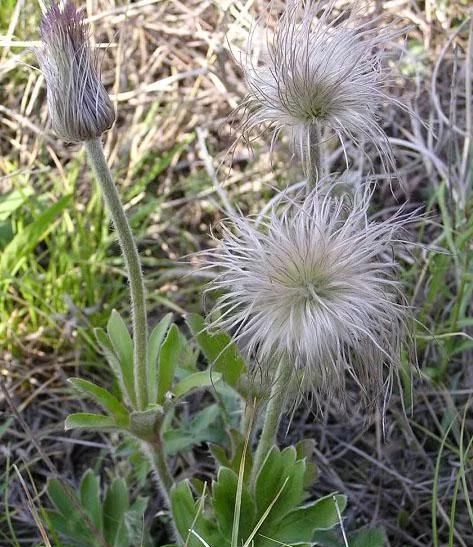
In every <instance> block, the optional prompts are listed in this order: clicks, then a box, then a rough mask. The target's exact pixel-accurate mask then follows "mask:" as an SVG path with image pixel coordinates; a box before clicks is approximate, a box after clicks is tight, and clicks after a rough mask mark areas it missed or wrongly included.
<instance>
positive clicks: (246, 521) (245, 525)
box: [212, 467, 256, 545]
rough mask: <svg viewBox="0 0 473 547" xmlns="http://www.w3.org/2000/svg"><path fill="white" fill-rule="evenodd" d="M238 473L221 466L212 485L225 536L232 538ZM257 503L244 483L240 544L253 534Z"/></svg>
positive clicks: (239, 532)
mask: <svg viewBox="0 0 473 547" xmlns="http://www.w3.org/2000/svg"><path fill="white" fill-rule="evenodd" d="M237 486H238V475H237V474H236V473H235V472H234V471H232V470H231V469H228V468H227V467H221V468H220V469H219V472H218V477H217V482H215V483H214V485H213V487H212V497H213V507H214V509H215V514H216V516H217V520H218V523H219V526H220V530H221V532H222V535H223V536H224V537H228V538H231V537H232V530H233V520H234V515H235V505H236V497H237ZM255 512H256V510H255V504H254V502H253V500H252V498H251V496H250V494H249V492H248V489H247V488H246V487H245V486H244V485H243V488H242V493H241V506H240V519H239V523H238V545H241V544H243V542H244V541H245V540H246V539H247V538H248V536H249V535H250V534H251V531H252V529H253V527H254V525H255Z"/></svg>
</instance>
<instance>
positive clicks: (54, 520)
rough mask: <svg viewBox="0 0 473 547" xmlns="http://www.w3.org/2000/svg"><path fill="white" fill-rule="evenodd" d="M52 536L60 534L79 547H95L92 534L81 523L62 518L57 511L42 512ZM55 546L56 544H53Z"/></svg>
mask: <svg viewBox="0 0 473 547" xmlns="http://www.w3.org/2000/svg"><path fill="white" fill-rule="evenodd" d="M43 511H44V512H45V513H46V518H47V522H48V525H49V528H50V530H51V533H52V534H56V535H57V534H58V533H59V534H62V535H64V536H66V537H67V538H68V539H70V540H72V541H73V542H74V543H73V545H78V546H81V547H96V543H95V542H94V540H93V536H92V533H91V532H90V531H89V530H88V529H87V528H86V526H85V525H84V523H83V522H81V521H79V520H76V519H72V520H71V518H69V517H65V516H63V515H62V514H61V513H58V512H57V511H49V510H43ZM54 545H56V543H54ZM59 545H61V544H59Z"/></svg>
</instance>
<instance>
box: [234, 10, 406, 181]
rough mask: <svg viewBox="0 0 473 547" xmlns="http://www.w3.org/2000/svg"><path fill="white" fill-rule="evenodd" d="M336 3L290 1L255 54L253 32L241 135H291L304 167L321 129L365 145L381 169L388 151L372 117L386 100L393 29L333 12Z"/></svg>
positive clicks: (389, 161) (352, 14)
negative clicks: (268, 131) (373, 150)
mask: <svg viewBox="0 0 473 547" xmlns="http://www.w3.org/2000/svg"><path fill="white" fill-rule="evenodd" d="M334 4H335V2H334V0H328V1H310V0H306V1H303V0H292V1H290V2H289V3H288V4H287V6H286V8H285V10H284V12H283V14H282V15H281V17H280V19H279V21H278V23H277V26H276V28H275V30H274V31H271V30H269V29H264V31H265V32H266V34H267V37H266V41H267V47H266V50H267V51H266V54H263V55H261V58H260V59H259V60H255V59H254V50H255V49H256V47H255V43H254V37H255V34H256V33H255V31H256V29H255V31H254V32H252V33H251V35H250V39H249V47H248V49H249V52H248V55H247V56H246V58H244V59H245V60H244V61H243V63H242V64H243V71H244V73H245V76H246V82H247V85H248V88H249V94H248V96H247V97H246V99H245V100H244V102H243V104H242V105H241V107H240V108H241V109H242V110H243V111H244V112H245V115H244V120H243V132H244V134H245V135H248V136H249V135H250V134H251V132H252V131H253V130H254V129H258V128H261V127H268V126H269V127H270V128H271V129H272V130H273V131H274V137H273V138H276V137H277V135H278V134H279V132H280V131H282V130H285V131H286V132H287V133H288V134H289V135H290V136H291V137H292V138H293V140H294V144H295V147H296V150H297V151H298V152H299V153H300V155H301V158H302V162H303V166H304V168H305V171H306V172H308V173H310V171H311V169H313V164H314V157H313V156H314V155H315V152H314V149H315V148H316V146H317V142H320V139H321V138H322V137H321V132H322V131H323V130H325V129H327V130H328V132H329V133H330V131H332V132H334V133H335V134H336V135H337V136H338V137H339V139H340V140H341V142H342V144H343V143H344V141H345V140H346V139H347V138H348V139H350V140H351V141H352V142H354V143H355V144H360V143H361V142H362V141H363V142H366V141H368V142H371V143H372V144H373V145H374V146H375V147H376V149H377V150H378V151H379V152H380V158H381V161H382V162H383V164H384V165H385V166H390V165H392V153H391V149H390V146H389V143H388V140H387V138H386V135H385V134H384V131H383V130H382V128H381V126H380V124H379V121H378V110H379V107H380V105H381V104H382V103H383V102H385V101H386V100H390V101H391V102H397V101H395V100H394V99H392V98H390V97H389V96H388V95H387V93H386V92H385V84H386V83H387V81H388V80H389V78H390V76H389V72H388V71H387V69H386V67H383V63H382V60H383V57H384V56H385V53H384V52H385V47H386V45H387V43H388V41H389V40H390V39H391V38H392V37H393V36H394V35H396V34H398V33H397V32H394V31H393V29H392V28H390V27H389V26H388V27H386V26H385V27H382V26H381V27H380V26H379V23H380V19H375V20H371V21H368V22H363V21H362V19H361V17H360V9H358V10H357V8H352V11H350V12H341V13H338V14H335V12H334Z"/></svg>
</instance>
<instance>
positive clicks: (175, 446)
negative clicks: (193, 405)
mask: <svg viewBox="0 0 473 547" xmlns="http://www.w3.org/2000/svg"><path fill="white" fill-rule="evenodd" d="M220 416H221V411H220V408H219V406H218V405H217V404H213V405H210V406H208V407H205V408H203V409H202V410H201V411H199V412H198V413H197V414H196V415H195V416H194V418H192V420H191V421H190V422H186V423H185V424H184V425H183V426H182V427H180V428H176V429H167V430H166V431H164V433H163V437H164V441H165V449H166V454H167V455H169V456H170V455H174V454H176V453H177V452H183V451H185V450H190V449H191V448H192V446H193V445H195V444H200V443H202V442H204V441H206V442H208V441H213V442H220V441H221V440H222V435H223V425H222V426H220V427H219V425H218V424H217V425H215V422H216V420H217V419H219V417H220Z"/></svg>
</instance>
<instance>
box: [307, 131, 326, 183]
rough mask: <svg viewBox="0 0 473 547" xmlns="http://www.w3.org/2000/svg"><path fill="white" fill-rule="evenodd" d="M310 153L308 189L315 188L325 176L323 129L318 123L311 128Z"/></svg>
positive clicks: (309, 138)
mask: <svg viewBox="0 0 473 547" xmlns="http://www.w3.org/2000/svg"><path fill="white" fill-rule="evenodd" d="M307 147H308V154H307V165H306V171H307V172H306V175H307V189H308V191H310V190H312V189H313V188H315V186H316V185H317V183H318V182H319V180H320V179H321V178H322V176H323V164H322V155H323V152H322V148H323V146H322V131H321V129H320V127H319V126H318V125H314V126H313V127H311V128H310V130H309V134H308V142H307Z"/></svg>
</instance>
